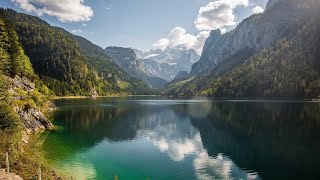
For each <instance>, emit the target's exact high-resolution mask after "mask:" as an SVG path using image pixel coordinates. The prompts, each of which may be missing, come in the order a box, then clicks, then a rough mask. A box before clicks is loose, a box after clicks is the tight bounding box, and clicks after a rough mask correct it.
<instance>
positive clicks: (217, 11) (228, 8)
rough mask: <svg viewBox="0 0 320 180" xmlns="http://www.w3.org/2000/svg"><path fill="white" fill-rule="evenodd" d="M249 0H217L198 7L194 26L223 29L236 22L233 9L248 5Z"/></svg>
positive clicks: (203, 28)
mask: <svg viewBox="0 0 320 180" xmlns="http://www.w3.org/2000/svg"><path fill="white" fill-rule="evenodd" d="M248 5H249V0H218V1H214V2H210V3H209V4H207V5H206V6H204V7H200V9H199V14H198V16H197V18H196V20H195V22H194V23H195V26H196V28H197V29H198V30H200V31H209V30H212V29H223V28H226V27H228V26H233V25H235V24H236V21H235V20H236V17H235V15H234V9H235V8H236V7H237V6H248Z"/></svg>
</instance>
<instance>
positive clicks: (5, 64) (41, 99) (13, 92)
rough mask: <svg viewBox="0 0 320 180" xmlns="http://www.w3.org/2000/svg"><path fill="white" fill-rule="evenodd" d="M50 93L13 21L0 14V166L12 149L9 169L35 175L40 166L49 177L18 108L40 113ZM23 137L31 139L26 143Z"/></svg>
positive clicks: (25, 111)
mask: <svg viewBox="0 0 320 180" xmlns="http://www.w3.org/2000/svg"><path fill="white" fill-rule="evenodd" d="M21 79H22V80H21ZM17 80H21V82H20V81H17ZM12 84H15V86H13V85H12ZM29 85H31V86H32V87H31V86H29ZM27 89H32V90H30V91H29V90H27ZM50 95H51V92H50V91H49V90H48V88H47V87H46V86H44V85H43V83H42V81H41V80H40V79H39V78H38V76H37V75H36V74H35V73H34V70H33V68H32V65H31V63H30V61H29V58H28V57H27V56H26V55H25V54H24V50H23V48H22V46H21V44H20V42H19V39H18V36H17V33H16V31H15V30H14V28H13V24H11V23H10V22H8V21H6V20H5V19H3V18H2V17H0V167H5V165H4V164H3V163H4V162H5V159H4V158H5V153H6V152H9V155H10V163H11V167H10V172H15V173H18V174H19V175H20V176H22V177H24V178H26V179H33V178H34V175H35V174H37V170H38V167H41V168H42V169H43V178H50V176H51V175H50V169H48V167H47V165H46V163H45V160H44V159H43V154H42V152H41V148H40V146H39V144H38V143H39V142H38V141H37V140H36V138H35V137H33V136H32V135H27V136H26V134H25V133H26V131H24V130H26V128H25V127H26V126H25V124H24V123H23V122H25V120H26V119H24V120H22V119H21V117H19V115H20V114H19V113H18V112H16V111H15V109H22V111H23V112H22V111H21V113H25V114H27V113H29V110H35V109H36V110H37V112H39V113H41V112H40V111H39V109H41V108H42V110H44V109H45V108H46V107H47V102H48V98H49V97H50ZM41 114H42V113H41ZM30 122H31V119H30ZM32 123H35V122H32ZM23 137H25V138H26V139H25V140H26V141H28V142H29V143H24V142H23V141H22V139H23ZM27 139H28V140H27Z"/></svg>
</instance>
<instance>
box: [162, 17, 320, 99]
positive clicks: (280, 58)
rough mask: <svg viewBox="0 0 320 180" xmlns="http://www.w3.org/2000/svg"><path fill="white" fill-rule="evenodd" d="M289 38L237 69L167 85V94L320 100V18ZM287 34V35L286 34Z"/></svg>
mask: <svg viewBox="0 0 320 180" xmlns="http://www.w3.org/2000/svg"><path fill="white" fill-rule="evenodd" d="M298 27H300V28H299V29H298V30H297V31H296V30H294V32H296V33H295V34H294V35H293V36H292V37H291V38H289V39H288V38H283V39H280V40H278V42H277V43H276V45H274V46H272V47H270V48H266V49H264V50H263V51H261V52H260V53H258V54H255V55H254V56H252V57H251V58H249V59H247V60H245V62H244V63H243V64H242V65H239V66H238V67H237V68H235V69H233V70H231V71H227V72H224V73H222V74H217V72H216V71H215V70H213V71H212V72H211V73H209V74H207V75H204V76H201V77H195V78H193V79H189V80H186V81H185V82H179V83H180V84H173V85H171V87H170V88H171V89H169V91H168V93H169V94H175V95H194V94H197V95H208V96H213V97H234V98H237V97H252V98H256V97H290V98H319V97H320V61H319V60H320V36H319V34H320V19H319V17H314V18H313V19H312V20H310V21H309V22H307V23H306V22H300V23H299V26H298ZM288 33H289V32H288Z"/></svg>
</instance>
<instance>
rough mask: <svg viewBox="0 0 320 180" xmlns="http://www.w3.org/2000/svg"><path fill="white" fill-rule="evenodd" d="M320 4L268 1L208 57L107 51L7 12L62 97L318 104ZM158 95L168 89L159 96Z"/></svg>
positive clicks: (213, 41) (217, 35) (209, 48)
mask: <svg viewBox="0 0 320 180" xmlns="http://www.w3.org/2000/svg"><path fill="white" fill-rule="evenodd" d="M319 3H320V2H319V1H316V0H281V1H280V0H269V2H268V3H267V5H266V8H265V11H264V12H263V13H260V14H254V15H252V16H250V17H248V18H246V19H245V20H243V21H242V22H241V23H240V24H239V25H237V27H236V28H235V29H233V30H231V31H229V32H226V33H225V34H222V33H221V31H220V30H212V31H211V33H210V35H209V37H208V38H207V40H206V42H205V45H204V47H203V51H202V54H201V56H199V55H198V54H197V53H196V52H195V51H194V50H192V49H186V48H185V47H183V46H182V45H181V46H175V47H172V48H167V49H165V50H159V49H150V50H148V51H146V52H143V51H140V50H137V49H133V48H123V47H107V48H105V49H103V48H101V47H99V46H97V45H95V44H93V43H92V42H90V41H89V40H87V39H85V38H83V37H80V36H76V35H73V34H72V33H70V32H68V31H66V30H64V29H62V28H59V27H54V26H51V25H49V24H48V23H46V22H45V21H43V20H41V19H40V18H37V17H34V16H30V15H26V14H22V13H17V12H15V11H13V10H10V9H1V10H0V13H1V17H2V18H3V19H5V20H6V21H8V23H11V24H12V25H13V27H14V30H15V31H16V32H17V37H18V39H19V41H20V43H21V46H22V48H23V50H24V51H25V54H26V56H28V57H29V58H30V62H31V64H32V67H33V69H34V72H35V73H36V75H37V76H38V77H39V78H40V79H41V81H42V82H43V83H44V84H45V85H46V86H47V87H48V88H49V89H50V90H52V91H53V92H54V93H55V94H56V95H60V96H66V95H89V94H91V93H92V92H96V93H98V94H99V95H119V94H123V95H128V94H154V93H157V94H158V93H159V92H160V94H163V95H169V96H193V95H205V96H213V97H235V98H238V97H294V98H317V97H319V95H320V93H319V89H320V83H319V82H320V80H319V78H318V77H320V76H319V75H320V73H319V68H318V67H319V62H318V61H317V59H318V58H319V52H320V50H319V47H320V45H319V35H318V34H319V9H320V8H319ZM152 88H153V89H161V90H160V91H157V92H156V91H153V90H152Z"/></svg>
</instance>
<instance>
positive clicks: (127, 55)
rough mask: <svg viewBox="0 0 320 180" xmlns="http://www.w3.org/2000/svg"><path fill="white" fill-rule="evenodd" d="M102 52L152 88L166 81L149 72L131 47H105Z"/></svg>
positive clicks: (162, 84) (159, 86)
mask: <svg viewBox="0 0 320 180" xmlns="http://www.w3.org/2000/svg"><path fill="white" fill-rule="evenodd" d="M104 52H105V54H106V55H108V56H109V57H110V58H111V60H112V61H113V62H115V63H116V64H117V65H118V66H120V67H121V68H122V69H123V70H124V71H125V72H127V73H128V74H130V75H131V76H133V77H136V78H139V79H142V80H144V81H145V82H146V83H147V84H149V86H150V87H152V88H163V87H164V86H165V84H167V83H168V82H167V81H166V80H164V79H162V78H161V77H159V76H157V75H154V74H153V73H150V72H149V70H150V69H148V66H146V65H145V62H144V61H143V60H141V59H139V58H138V57H137V55H136V53H135V51H134V50H133V49H131V48H123V47H107V48H105V51H104Z"/></svg>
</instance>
